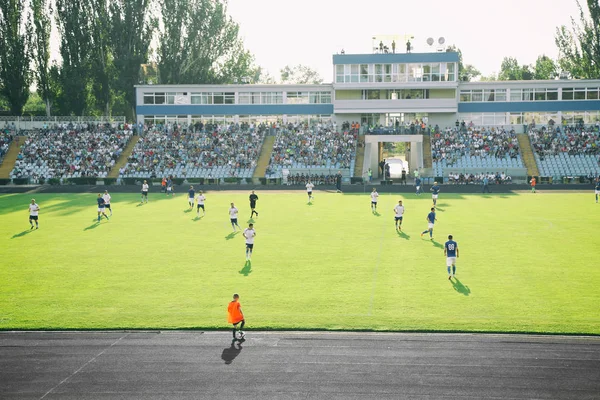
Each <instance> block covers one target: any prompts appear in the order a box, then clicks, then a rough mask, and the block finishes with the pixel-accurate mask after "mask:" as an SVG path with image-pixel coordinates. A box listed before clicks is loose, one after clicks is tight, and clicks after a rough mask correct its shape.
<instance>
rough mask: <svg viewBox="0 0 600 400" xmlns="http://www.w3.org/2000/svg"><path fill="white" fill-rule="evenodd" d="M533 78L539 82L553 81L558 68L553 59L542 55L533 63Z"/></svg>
mask: <svg viewBox="0 0 600 400" xmlns="http://www.w3.org/2000/svg"><path fill="white" fill-rule="evenodd" d="M533 76H534V79H540V80H547V79H554V78H556V77H557V76H558V66H557V65H556V63H555V62H554V60H553V59H551V58H550V57H548V56H546V55H545V54H543V55H541V56H539V57H538V58H537V60H536V61H535V66H534V72H533Z"/></svg>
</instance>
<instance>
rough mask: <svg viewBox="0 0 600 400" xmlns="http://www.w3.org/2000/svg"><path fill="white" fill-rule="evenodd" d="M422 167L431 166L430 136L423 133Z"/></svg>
mask: <svg viewBox="0 0 600 400" xmlns="http://www.w3.org/2000/svg"><path fill="white" fill-rule="evenodd" d="M423 168H430V169H431V168H433V161H432V159H431V136H430V135H423Z"/></svg>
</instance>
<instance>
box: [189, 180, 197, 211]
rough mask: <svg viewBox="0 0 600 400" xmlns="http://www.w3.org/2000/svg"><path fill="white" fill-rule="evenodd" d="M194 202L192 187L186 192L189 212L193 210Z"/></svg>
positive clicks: (194, 196) (194, 193)
mask: <svg viewBox="0 0 600 400" xmlns="http://www.w3.org/2000/svg"><path fill="white" fill-rule="evenodd" d="M195 200H196V191H195V190H194V187H193V186H190V190H188V204H189V205H190V210H193V209H194V201H195Z"/></svg>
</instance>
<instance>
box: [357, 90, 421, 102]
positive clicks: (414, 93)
mask: <svg viewBox="0 0 600 400" xmlns="http://www.w3.org/2000/svg"><path fill="white" fill-rule="evenodd" d="M428 98H429V89H396V90H377V89H369V90H363V91H362V100H401V99H428Z"/></svg>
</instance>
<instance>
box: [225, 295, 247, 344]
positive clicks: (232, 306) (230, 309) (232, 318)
mask: <svg viewBox="0 0 600 400" xmlns="http://www.w3.org/2000/svg"><path fill="white" fill-rule="evenodd" d="M239 299H240V295H239V294H237V293H234V294H233V300H232V301H230V302H229V305H228V306H227V322H229V323H230V324H233V342H235V341H236V340H237V341H239V342H243V341H244V340H246V339H245V338H244V337H245V336H246V334H245V333H244V332H243V331H242V329H244V323H245V322H246V321H244V313H243V312H242V305H241V304H240V302H239ZM240 322H241V325H240V329H239V331H240V338H239V339H238V338H237V337H236V336H235V332H236V331H237V330H238V327H237V325H238V324H239V323H240Z"/></svg>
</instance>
